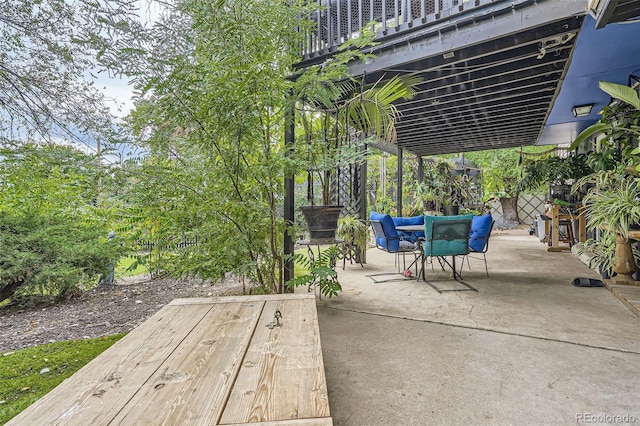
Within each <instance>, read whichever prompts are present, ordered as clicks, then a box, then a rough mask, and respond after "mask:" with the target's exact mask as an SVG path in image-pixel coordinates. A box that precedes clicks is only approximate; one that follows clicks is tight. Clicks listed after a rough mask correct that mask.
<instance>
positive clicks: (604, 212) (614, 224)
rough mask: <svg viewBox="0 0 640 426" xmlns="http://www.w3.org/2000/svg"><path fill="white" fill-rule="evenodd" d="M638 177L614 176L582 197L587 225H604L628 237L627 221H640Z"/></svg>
mask: <svg viewBox="0 0 640 426" xmlns="http://www.w3.org/2000/svg"><path fill="white" fill-rule="evenodd" d="M638 181H639V180H638V178H635V177H633V176H630V175H623V176H620V175H618V176H616V177H615V178H612V179H611V180H609V184H608V185H607V186H606V187H599V188H597V189H595V188H594V189H593V190H592V191H590V192H589V193H587V195H585V197H584V199H583V204H584V206H585V208H586V210H587V213H588V214H587V224H588V226H589V228H598V229H603V228H606V229H608V230H610V231H612V232H617V233H618V234H620V235H621V236H622V237H623V238H624V239H627V238H628V231H629V227H630V225H633V224H637V223H640V202H639V200H640V186H639V185H638Z"/></svg>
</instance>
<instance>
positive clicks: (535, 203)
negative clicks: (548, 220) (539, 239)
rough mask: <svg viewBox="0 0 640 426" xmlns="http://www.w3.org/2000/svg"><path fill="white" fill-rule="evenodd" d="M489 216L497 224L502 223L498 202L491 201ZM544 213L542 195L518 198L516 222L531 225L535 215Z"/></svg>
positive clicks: (500, 207) (500, 208)
mask: <svg viewBox="0 0 640 426" xmlns="http://www.w3.org/2000/svg"><path fill="white" fill-rule="evenodd" d="M489 206H490V208H491V216H493V219H494V220H495V221H496V222H497V223H502V222H503V221H504V218H503V217H502V206H501V205H500V201H497V200H496V201H493V202H491V203H490V204H489ZM543 212H544V195H522V196H520V197H518V222H519V223H522V224H527V225H529V224H531V223H533V221H534V220H535V217H536V215H538V214H540V213H543Z"/></svg>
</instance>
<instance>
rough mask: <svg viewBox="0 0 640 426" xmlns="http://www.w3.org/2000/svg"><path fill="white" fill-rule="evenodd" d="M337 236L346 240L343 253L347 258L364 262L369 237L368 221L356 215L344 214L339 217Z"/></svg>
mask: <svg viewBox="0 0 640 426" xmlns="http://www.w3.org/2000/svg"><path fill="white" fill-rule="evenodd" d="M336 236H337V237H338V238H340V239H341V240H344V246H343V253H342V255H343V256H345V258H346V260H355V261H356V262H358V263H360V264H362V261H363V258H364V252H365V250H366V248H367V239H368V238H369V227H368V226H367V223H366V222H365V221H364V220H362V219H360V218H358V217H356V216H354V215H346V216H343V217H341V218H339V219H338V229H337V231H336Z"/></svg>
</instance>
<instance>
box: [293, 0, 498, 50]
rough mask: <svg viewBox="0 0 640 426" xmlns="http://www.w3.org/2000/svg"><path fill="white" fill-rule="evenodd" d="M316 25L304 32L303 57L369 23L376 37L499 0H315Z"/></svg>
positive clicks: (334, 45)
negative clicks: (305, 33)
mask: <svg viewBox="0 0 640 426" xmlns="http://www.w3.org/2000/svg"><path fill="white" fill-rule="evenodd" d="M317 1H318V10H317V11H316V12H315V13H314V16H312V19H313V20H314V21H315V22H316V28H315V29H314V30H313V31H310V32H309V33H308V34H307V35H306V39H305V44H304V46H303V49H302V53H303V57H304V58H310V57H314V56H318V55H324V54H327V53H331V52H333V51H335V50H336V49H337V47H338V46H340V45H341V44H342V43H344V42H345V41H347V40H348V39H349V38H351V37H353V36H354V35H357V34H358V33H359V31H360V30H361V29H362V28H363V27H364V26H365V25H367V24H368V23H370V22H372V21H375V22H377V24H376V26H375V28H374V30H375V31H377V33H378V34H377V38H383V37H387V36H393V35H396V34H400V33H402V32H403V31H406V30H409V29H411V28H414V27H418V26H423V25H429V24H435V23H437V22H439V21H443V20H447V19H449V18H451V17H454V16H455V15H459V14H468V12H469V11H471V10H473V9H476V8H481V7H483V6H487V5H488V4H491V3H493V2H495V1H500V0H317Z"/></svg>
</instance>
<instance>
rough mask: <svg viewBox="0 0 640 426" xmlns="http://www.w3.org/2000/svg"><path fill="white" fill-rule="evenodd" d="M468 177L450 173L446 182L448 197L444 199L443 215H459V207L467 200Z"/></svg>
mask: <svg viewBox="0 0 640 426" xmlns="http://www.w3.org/2000/svg"><path fill="white" fill-rule="evenodd" d="M469 186H470V181H469V176H467V175H465V174H462V173H460V174H455V173H450V174H449V177H448V180H447V192H448V193H449V196H448V197H445V199H444V214H445V215H447V216H455V215H458V214H459V213H460V207H461V206H462V205H463V204H464V202H465V200H467V199H468V198H469Z"/></svg>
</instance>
